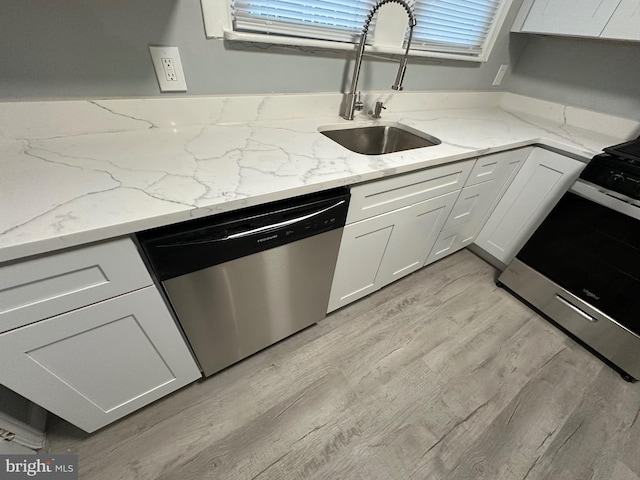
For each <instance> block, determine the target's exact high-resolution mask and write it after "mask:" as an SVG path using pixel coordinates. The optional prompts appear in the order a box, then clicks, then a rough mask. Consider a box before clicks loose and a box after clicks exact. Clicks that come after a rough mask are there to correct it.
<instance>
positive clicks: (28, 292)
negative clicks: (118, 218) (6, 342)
mask: <svg viewBox="0 0 640 480" xmlns="http://www.w3.org/2000/svg"><path fill="white" fill-rule="evenodd" d="M151 284H152V281H151V277H150V276H149V273H148V272H147V269H146V267H145V265H144V263H143V262H142V259H141V258H140V255H139V254H138V251H137V249H136V247H135V245H134V244H133V242H132V241H131V239H129V238H121V239H118V240H114V241H110V242H107V243H101V244H95V245H90V246H87V247H81V248H77V249H73V250H68V251H65V252H61V253H55V254H52V255H48V256H44V257H38V258H34V259H31V260H26V261H24V262H18V263H13V264H10V265H6V266H4V267H0V332H5V331H7V330H11V329H14V328H17V327H21V326H23V325H27V324H29V323H33V322H37V321H39V320H43V319H45V318H49V317H52V316H54V315H58V314H60V313H64V312H68V311H70V310H74V309H76V308H80V307H84V306H86V305H89V304H92V303H95V302H99V301H101V300H105V299H107V298H111V297H115V296H116V295H120V294H122V293H126V292H129V291H132V290H136V289H138V288H142V287H145V286H148V285H151Z"/></svg>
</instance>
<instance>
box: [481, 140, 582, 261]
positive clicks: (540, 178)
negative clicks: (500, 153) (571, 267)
mask: <svg viewBox="0 0 640 480" xmlns="http://www.w3.org/2000/svg"><path fill="white" fill-rule="evenodd" d="M584 166H585V163H583V162H580V161H578V160H574V159H572V158H568V157H565V156H563V155H560V154H557V153H554V152H550V151H548V150H543V149H541V148H535V149H534V150H533V151H532V153H531V155H530V156H529V158H528V159H527V160H526V162H525V163H524V165H523V166H522V168H521V169H520V171H519V172H518V174H517V175H516V177H515V179H514V180H513V182H512V183H511V185H510V186H509V188H508V189H507V191H506V192H505V194H504V195H503V197H502V199H501V200H500V202H499V203H498V205H497V206H496V208H495V210H494V211H493V213H492V214H491V216H490V217H489V219H488V220H487V223H486V224H485V225H484V227H483V228H482V230H481V231H480V234H479V235H478V238H477V239H476V241H475V243H476V245H478V246H479V247H480V248H482V249H483V250H485V251H486V252H488V253H490V254H491V255H493V256H494V257H495V258H497V259H498V260H500V261H501V262H503V263H505V264H508V263H509V262H510V261H511V260H512V259H513V258H514V257H515V255H516V253H518V251H519V250H520V248H521V247H522V246H523V245H524V244H525V242H526V241H527V240H528V239H529V237H530V236H531V234H532V233H533V232H534V231H535V229H536V228H537V227H538V225H540V223H541V222H542V220H544V218H545V217H546V216H547V214H548V213H549V211H551V209H552V208H553V206H554V205H555V204H556V202H557V201H558V200H559V199H560V197H562V195H563V194H564V193H565V192H566V191H567V189H568V188H569V187H570V186H571V184H572V183H573V181H574V180H575V179H576V178H577V177H578V175H579V174H580V171H581V170H582V169H583V168H584Z"/></svg>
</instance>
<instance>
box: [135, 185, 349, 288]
mask: <svg viewBox="0 0 640 480" xmlns="http://www.w3.org/2000/svg"><path fill="white" fill-rule="evenodd" d="M349 198H350V194H349V191H348V189H345V188H339V189H334V190H330V191H326V192H318V193H315V194H309V195H304V196H301V197H294V198H291V199H287V200H282V201H278V202H273V203H269V204H264V205H257V206H253V207H247V208H245V209H241V210H237V211H232V212H226V213H222V214H220V215H215V216H212V217H204V218H200V219H196V220H191V221H189V222H184V223H182V224H176V225H172V226H169V227H162V228H159V229H154V230H148V231H147V232H140V233H139V234H137V238H138V241H139V243H140V246H141V247H142V250H143V252H144V254H145V256H146V259H147V260H148V263H149V265H150V266H151V267H152V269H153V271H154V272H155V274H156V277H157V278H158V279H159V280H160V281H164V280H167V279H170V278H175V277H177V276H180V275H184V274H187V273H191V272H194V271H197V270H201V269H204V268H208V267H212V266H214V265H218V264H221V263H225V262H229V261H232V260H234V259H237V258H240V257H244V256H248V255H252V254H255V253H259V252H262V251H264V250H268V249H270V248H276V247H279V246H282V245H285V244H288V243H292V242H296V241H299V240H302V239H304V238H307V237H310V236H313V235H319V234H321V233H325V232H328V231H330V230H334V229H337V228H342V227H344V225H345V222H346V219H347V211H348V207H349Z"/></svg>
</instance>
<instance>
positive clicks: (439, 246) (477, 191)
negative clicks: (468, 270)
mask: <svg viewBox="0 0 640 480" xmlns="http://www.w3.org/2000/svg"><path fill="white" fill-rule="evenodd" d="M531 150H532V148H522V149H519V150H511V151H508V152H501V153H495V154H492V155H487V156H484V157H480V158H479V159H478V160H477V162H476V165H475V166H474V168H473V170H472V171H471V175H469V180H467V183H466V186H465V187H464V188H463V189H462V192H460V196H459V197H458V199H457V201H456V204H455V206H454V207H453V210H452V211H451V214H450V215H449V218H448V219H447V222H446V224H445V226H444V229H443V230H442V232H441V233H440V235H439V236H438V239H437V240H436V242H435V244H434V246H433V248H432V249H431V253H430V254H429V257H428V258H427V261H426V263H425V265H427V264H429V263H432V262H435V261H436V260H439V259H441V258H443V257H445V256H447V255H450V254H452V253H454V252H456V251H458V250H460V249H461V248H463V247H466V246H467V245H469V244H471V243H472V242H473V241H474V240H475V238H476V236H477V235H478V233H479V231H480V229H481V228H482V226H483V225H484V222H485V221H486V220H487V218H488V216H489V214H490V213H491V211H492V210H493V208H494V207H495V205H496V203H497V201H498V200H499V198H500V197H501V196H502V194H503V193H504V191H505V189H506V188H507V186H508V185H509V184H510V183H511V181H512V180H513V178H514V176H515V175H516V173H517V172H518V169H519V168H520V166H521V165H522V163H524V161H525V160H526V158H527V157H528V156H529V154H530V153H531ZM479 182H481V183H479Z"/></svg>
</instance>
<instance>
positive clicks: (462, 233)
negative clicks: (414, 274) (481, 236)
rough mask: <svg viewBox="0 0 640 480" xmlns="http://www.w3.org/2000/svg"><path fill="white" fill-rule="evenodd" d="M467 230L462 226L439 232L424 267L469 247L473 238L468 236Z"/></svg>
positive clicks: (466, 227)
mask: <svg viewBox="0 0 640 480" xmlns="http://www.w3.org/2000/svg"><path fill="white" fill-rule="evenodd" d="M468 230H469V228H468V226H467V225H466V224H462V225H457V226H455V227H453V228H449V229H447V230H443V231H442V232H440V235H438V240H436V243H435V244H434V246H433V248H432V249H431V253H429V258H427V261H426V262H425V265H429V264H430V263H433V262H435V261H436V260H440V259H441V258H444V257H446V256H447V255H451V254H452V253H455V252H457V251H458V250H460V249H461V248H464V247H466V246H467V245H469V244H470V243H471V242H472V241H473V236H470V235H468Z"/></svg>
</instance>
